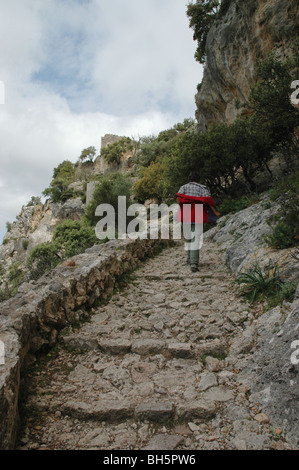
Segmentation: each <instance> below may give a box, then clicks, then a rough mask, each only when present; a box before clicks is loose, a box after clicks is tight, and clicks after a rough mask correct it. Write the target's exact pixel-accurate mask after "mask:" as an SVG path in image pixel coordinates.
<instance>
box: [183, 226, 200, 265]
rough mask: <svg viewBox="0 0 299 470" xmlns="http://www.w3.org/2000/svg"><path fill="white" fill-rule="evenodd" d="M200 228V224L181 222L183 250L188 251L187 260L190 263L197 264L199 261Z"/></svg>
mask: <svg viewBox="0 0 299 470" xmlns="http://www.w3.org/2000/svg"><path fill="white" fill-rule="evenodd" d="M202 228H203V227H202V224H191V223H184V224H183V234H184V238H185V250H186V251H187V252H188V260H189V263H190V264H196V265H198V263H199V252H200V242H201V235H202V231H203V230H202Z"/></svg>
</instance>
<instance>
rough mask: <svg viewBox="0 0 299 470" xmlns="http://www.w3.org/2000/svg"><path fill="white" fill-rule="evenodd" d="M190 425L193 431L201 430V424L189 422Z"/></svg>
mask: <svg viewBox="0 0 299 470" xmlns="http://www.w3.org/2000/svg"><path fill="white" fill-rule="evenodd" d="M188 426H189V428H190V429H191V431H192V432H195V431H199V426H198V425H197V424H195V423H188Z"/></svg>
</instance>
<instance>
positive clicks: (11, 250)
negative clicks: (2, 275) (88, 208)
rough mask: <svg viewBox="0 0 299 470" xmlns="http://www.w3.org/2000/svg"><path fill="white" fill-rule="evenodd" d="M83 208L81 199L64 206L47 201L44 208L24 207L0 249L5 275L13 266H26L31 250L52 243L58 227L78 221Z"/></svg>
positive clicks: (42, 206)
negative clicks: (65, 222)
mask: <svg viewBox="0 0 299 470" xmlns="http://www.w3.org/2000/svg"><path fill="white" fill-rule="evenodd" d="M84 208H85V205H84V204H83V203H82V201H81V199H80V198H75V199H69V200H68V201H66V202H65V203H53V202H50V201H47V202H46V203H45V204H44V205H43V204H39V205H32V206H23V208H22V210H21V212H20V214H19V215H18V216H17V218H16V221H15V222H14V223H13V224H12V226H11V229H10V230H9V231H8V232H7V233H6V234H5V236H4V239H3V244H2V245H0V264H1V266H2V268H3V269H4V270H6V271H7V269H8V268H9V266H11V264H12V263H25V261H26V259H27V257H28V256H29V254H30V251H31V250H32V248H34V247H35V246H36V245H39V244H40V243H45V242H48V241H51V240H52V237H53V233H54V230H55V228H56V226H57V224H58V223H59V222H61V221H63V220H66V219H68V220H79V219H80V218H81V217H82V215H83V214H84Z"/></svg>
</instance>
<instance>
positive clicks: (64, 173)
mask: <svg viewBox="0 0 299 470" xmlns="http://www.w3.org/2000/svg"><path fill="white" fill-rule="evenodd" d="M74 175H75V165H74V164H73V163H72V162H70V161H68V160H65V161H63V162H62V163H60V165H58V167H57V168H54V172H53V179H52V181H51V183H50V187H49V188H46V189H45V190H44V191H43V195H44V196H45V197H50V198H51V199H52V201H53V202H65V201H67V200H68V199H70V198H72V197H73V196H74V191H73V190H71V189H68V186H69V184H70V183H72V182H73V180H74Z"/></svg>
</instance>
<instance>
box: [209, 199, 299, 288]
mask: <svg viewBox="0 0 299 470" xmlns="http://www.w3.org/2000/svg"><path fill="white" fill-rule="evenodd" d="M279 209H280V204H279V202H278V201H275V203H273V202H271V200H270V198H269V195H268V194H267V193H264V194H262V195H260V200H259V202H257V203H256V204H253V205H251V206H250V207H247V208H246V209H244V210H242V211H240V212H238V213H236V214H228V215H227V216H223V217H221V218H220V219H219V221H218V224H217V226H215V227H214V228H212V229H211V230H209V231H208V232H206V234H205V237H206V239H207V240H212V241H214V242H216V243H217V244H218V245H219V246H220V247H221V249H222V250H223V251H224V255H223V256H224V261H225V263H226V264H227V265H228V267H229V268H230V270H231V271H232V272H233V273H235V274H237V273H238V272H240V271H244V270H245V269H247V268H249V267H251V266H253V265H254V264H255V263H258V264H259V265H260V266H261V267H262V268H264V267H266V266H267V265H268V264H269V262H270V260H271V261H272V263H277V264H278V266H279V269H280V274H281V275H282V276H283V277H284V278H285V279H287V280H289V281H296V282H298V281H299V273H298V260H297V258H296V253H297V248H296V247H292V248H286V249H284V250H275V249H273V248H270V247H269V246H268V245H267V243H266V242H265V240H264V237H266V236H267V235H269V234H270V233H271V232H272V229H271V227H270V226H269V224H268V223H267V220H268V219H269V220H271V218H273V216H275V214H277V212H278V211H279Z"/></svg>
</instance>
